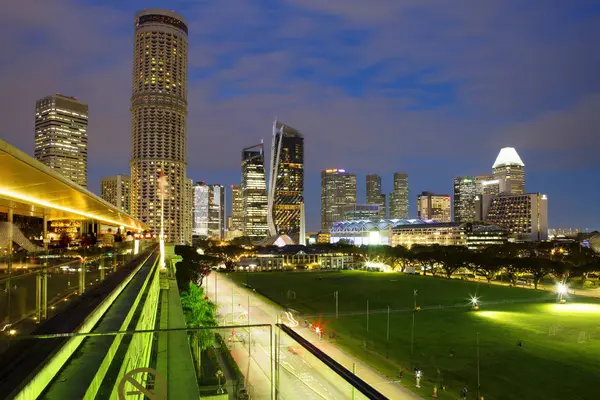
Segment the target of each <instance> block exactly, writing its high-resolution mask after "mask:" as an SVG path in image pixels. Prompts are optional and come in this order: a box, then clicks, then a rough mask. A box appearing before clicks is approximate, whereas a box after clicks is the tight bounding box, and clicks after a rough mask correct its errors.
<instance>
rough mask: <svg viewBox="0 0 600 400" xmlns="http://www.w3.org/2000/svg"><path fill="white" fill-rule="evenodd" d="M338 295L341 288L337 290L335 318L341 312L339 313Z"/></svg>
mask: <svg viewBox="0 0 600 400" xmlns="http://www.w3.org/2000/svg"><path fill="white" fill-rule="evenodd" d="M338 296H339V290H336V291H335V319H337V318H338V316H339V314H338Z"/></svg>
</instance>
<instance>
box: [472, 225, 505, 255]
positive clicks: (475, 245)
mask: <svg viewBox="0 0 600 400" xmlns="http://www.w3.org/2000/svg"><path fill="white" fill-rule="evenodd" d="M465 237H466V245H467V247H468V248H469V249H480V248H482V247H487V246H493V245H497V244H504V243H506V242H508V231H507V230H506V229H504V228H501V227H499V226H497V225H484V224H466V225H465Z"/></svg>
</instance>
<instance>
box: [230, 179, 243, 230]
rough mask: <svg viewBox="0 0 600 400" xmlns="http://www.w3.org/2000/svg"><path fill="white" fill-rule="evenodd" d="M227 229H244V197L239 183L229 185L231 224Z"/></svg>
mask: <svg viewBox="0 0 600 400" xmlns="http://www.w3.org/2000/svg"><path fill="white" fill-rule="evenodd" d="M228 229H229V230H232V231H243V230H244V199H243V196H242V186H241V185H231V226H230V227H228Z"/></svg>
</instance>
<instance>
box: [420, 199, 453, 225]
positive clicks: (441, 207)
mask: <svg viewBox="0 0 600 400" xmlns="http://www.w3.org/2000/svg"><path fill="white" fill-rule="evenodd" d="M417 216H418V217H419V218H421V219H432V220H435V221H439V222H450V220H451V218H450V196H448V195H446V194H433V193H431V192H423V193H421V194H420V195H419V196H418V197H417Z"/></svg>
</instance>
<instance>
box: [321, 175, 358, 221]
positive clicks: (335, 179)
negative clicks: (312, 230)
mask: <svg viewBox="0 0 600 400" xmlns="http://www.w3.org/2000/svg"><path fill="white" fill-rule="evenodd" d="M354 203H356V175H354V174H351V173H349V172H346V170H343V169H337V168H333V169H326V170H324V171H321V231H322V232H328V231H329V228H330V227H331V225H333V223H334V222H337V221H341V220H343V219H344V210H343V209H344V206H346V205H348V204H354Z"/></svg>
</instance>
